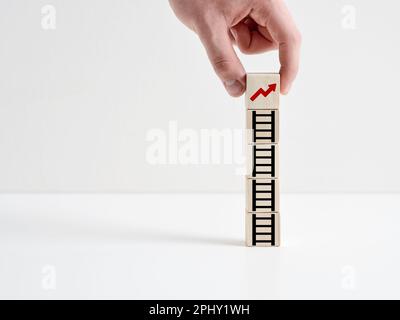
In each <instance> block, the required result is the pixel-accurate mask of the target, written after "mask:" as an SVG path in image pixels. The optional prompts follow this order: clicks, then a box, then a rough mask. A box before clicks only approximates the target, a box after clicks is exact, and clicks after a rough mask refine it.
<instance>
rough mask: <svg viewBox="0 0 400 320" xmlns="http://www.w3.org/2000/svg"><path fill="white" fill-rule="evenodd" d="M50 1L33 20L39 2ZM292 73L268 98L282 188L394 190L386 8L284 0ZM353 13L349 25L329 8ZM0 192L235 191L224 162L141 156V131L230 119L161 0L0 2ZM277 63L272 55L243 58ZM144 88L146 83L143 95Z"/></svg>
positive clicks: (397, 179) (393, 49) (390, 26)
mask: <svg viewBox="0 0 400 320" xmlns="http://www.w3.org/2000/svg"><path fill="white" fill-rule="evenodd" d="M45 4H52V5H54V6H55V7H56V9H57V20H56V21H57V24H56V30H43V29H42V27H41V19H42V13H41V8H42V6H43V5H45ZM288 5H289V7H290V9H291V11H292V12H293V15H294V16H295V19H296V21H297V23H298V25H299V28H300V29H301V31H302V34H303V51H302V60H301V72H300V74H299V77H298V80H297V82H296V83H295V85H294V87H293V90H292V92H291V94H290V96H288V97H284V98H283V99H282V104H281V106H282V114H281V136H282V139H281V154H282V158H281V178H282V191H284V192H398V191H400V171H399V170H398V164H399V162H400V152H399V143H398V137H399V134H400V126H399V125H398V119H399V117H400V109H399V103H398V91H399V90H398V73H399V69H400V68H399V67H400V63H399V61H398V57H399V56H400V46H399V40H398V30H399V29H400V20H399V19H398V12H399V9H400V6H399V4H398V2H397V1H392V0H385V1H379V5H378V4H377V2H376V1H372V0H369V1H366V0H362V1H361V0H357V1H355V0H347V1H339V0H335V1H332V0H302V1H288ZM345 5H352V6H354V7H355V9H356V29H355V30H349V29H345V28H343V25H342V23H343V18H344V15H343V13H342V9H343V7H344V6H345ZM0 39H1V40H0V191H3V192H19V191H24V192H40V191H46V192H47V191H50V192H53V191H55V192H81V191H82V192H97V191H102V192H108V191H113V192H114V191H115V192H118V191H122V192H131V191H135V192H153V191H157V192H164V191H167V192H170V191H183V192H187V191H205V192H211V191H222V192H225V191H226V192H228V191H242V190H243V178H242V177H241V176H240V175H237V174H236V173H235V166H232V165H223V164H222V165H187V166H182V165H162V166H153V165H150V164H149V163H148V162H147V161H146V156H145V155H146V150H147V148H148V146H149V144H150V142H148V141H146V135H147V134H148V132H149V129H151V128H159V129H162V130H165V131H166V130H167V128H168V124H169V122H170V121H177V123H178V127H179V128H180V129H184V128H190V129H195V130H199V129H201V128H210V129H211V128H214V129H223V128H236V129H241V128H243V126H244V107H243V100H242V99H232V98H230V97H228V95H227V94H226V93H225V92H224V90H223V87H222V86H221V84H220V83H219V81H218V79H217V78H216V76H215V75H214V74H213V72H212V69H211V67H210V66H209V63H208V61H207V59H206V56H205V53H204V50H203V48H202V47H201V45H200V43H199V41H198V39H197V37H196V36H195V35H194V34H193V33H192V32H190V31H188V30H187V29H185V28H184V27H183V25H181V24H180V22H179V21H177V19H176V18H175V17H174V15H173V13H172V11H171V10H170V8H169V6H168V3H167V1H159V0H151V1H149V0H146V1H145V0H135V1H133V0H117V1H110V0H84V1H81V0H69V1H56V0H54V1H50V0H49V1H39V0H36V1H22V0H2V1H1V2H0ZM243 62H244V64H245V67H246V69H247V70H248V71H258V72H259V71H276V70H278V64H277V58H276V54H267V55H263V56H257V57H255V56H252V57H243ZM154 90H156V92H155V91H154Z"/></svg>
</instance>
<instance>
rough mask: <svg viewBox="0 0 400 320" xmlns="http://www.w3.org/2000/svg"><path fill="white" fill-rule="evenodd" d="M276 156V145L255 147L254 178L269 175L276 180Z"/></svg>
mask: <svg viewBox="0 0 400 320" xmlns="http://www.w3.org/2000/svg"><path fill="white" fill-rule="evenodd" d="M275 155H276V152H275V145H263V146H262V147H261V146H260V145H254V146H253V168H252V177H254V178H255V177H257V175H267V176H269V177H271V178H275Z"/></svg>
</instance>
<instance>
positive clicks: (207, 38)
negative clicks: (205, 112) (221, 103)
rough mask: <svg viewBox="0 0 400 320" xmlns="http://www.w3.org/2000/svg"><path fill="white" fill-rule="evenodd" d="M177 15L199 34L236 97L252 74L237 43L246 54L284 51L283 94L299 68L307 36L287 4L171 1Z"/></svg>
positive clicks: (263, 0)
mask: <svg viewBox="0 0 400 320" xmlns="http://www.w3.org/2000/svg"><path fill="white" fill-rule="evenodd" d="M169 2H170V5H171V7H172V9H173V11H174V12H175V14H176V16H177V17H178V18H179V20H181V21H182V22H183V23H184V24H185V25H186V26H187V27H189V28H190V29H192V30H193V31H194V32H195V33H197V35H198V36H199V38H200V40H201V42H202V43H203V45H204V47H205V49H206V51H207V55H208V57H209V59H210V62H211V64H212V66H213V68H214V70H215V72H216V74H217V75H218V77H219V78H220V79H221V80H222V82H223V84H224V86H225V88H226V90H227V91H228V93H229V94H230V95H231V96H234V97H239V96H241V95H242V94H243V92H244V91H245V87H246V72H245V70H244V68H243V65H242V63H241V62H240V60H239V58H238V57H237V55H236V52H235V50H234V49H233V45H236V46H237V47H238V48H239V50H240V51H241V52H243V53H245V54H259V53H263V52H267V51H270V50H279V61H280V64H281V69H280V75H281V92H282V93H283V94H287V93H288V92H289V89H290V87H291V85H292V83H293V81H294V79H295V78H296V75H297V72H298V68H299V57H300V46H301V35H300V32H299V31H298V29H297V27H296V25H295V23H294V21H293V19H292V17H291V15H290V13H289V10H288V9H287V7H286V5H285V3H284V2H283V0H169Z"/></svg>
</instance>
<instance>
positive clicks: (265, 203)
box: [252, 179, 275, 211]
mask: <svg viewBox="0 0 400 320" xmlns="http://www.w3.org/2000/svg"><path fill="white" fill-rule="evenodd" d="M259 181H260V180H259ZM266 181H267V182H257V180H255V179H254V180H252V183H253V184H252V200H253V201H252V211H257V209H269V211H275V180H266ZM260 202H261V204H259V203H260Z"/></svg>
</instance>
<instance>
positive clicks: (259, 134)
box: [245, 73, 280, 247]
mask: <svg viewBox="0 0 400 320" xmlns="http://www.w3.org/2000/svg"><path fill="white" fill-rule="evenodd" d="M279 94H280V76H279V74H276V73H250V74H248V75H247V89H246V96H245V101H246V118H247V119H246V132H247V144H248V145H247V175H246V245H247V246H261V247H275V246H279V245H280V224H279V222H280V217H279V179H278V177H279V171H278V170H279V166H278V162H279V145H278V142H279Z"/></svg>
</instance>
